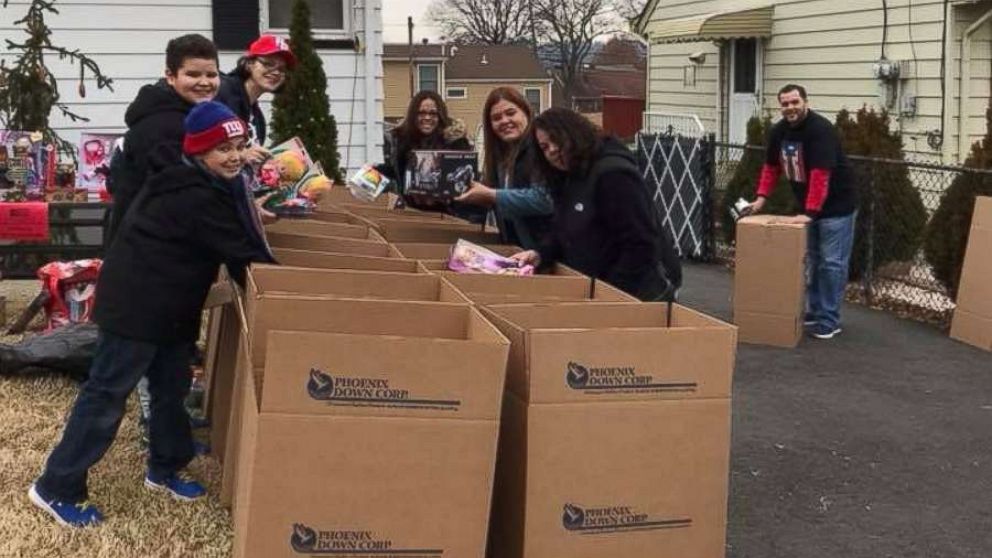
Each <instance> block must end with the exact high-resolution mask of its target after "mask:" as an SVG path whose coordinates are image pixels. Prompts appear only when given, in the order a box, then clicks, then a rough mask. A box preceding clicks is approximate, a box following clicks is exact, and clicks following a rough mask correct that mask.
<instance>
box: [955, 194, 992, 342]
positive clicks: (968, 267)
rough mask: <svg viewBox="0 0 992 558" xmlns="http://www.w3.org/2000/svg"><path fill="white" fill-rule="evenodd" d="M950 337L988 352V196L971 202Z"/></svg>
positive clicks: (991, 328) (991, 319) (991, 321)
mask: <svg viewBox="0 0 992 558" xmlns="http://www.w3.org/2000/svg"><path fill="white" fill-rule="evenodd" d="M951 337H952V338H954V339H957V340H958V341H963V342H965V343H968V344H969V345H974V346H975V347H978V348H980V349H985V350H987V351H992V197H978V198H976V199H975V213H974V215H973V216H972V218H971V230H970V232H969V234H968V249H967V252H966V253H965V257H964V265H963V267H962V268H961V282H960V284H959V285H958V298H957V308H955V310H954V319H953V320H952V321H951Z"/></svg>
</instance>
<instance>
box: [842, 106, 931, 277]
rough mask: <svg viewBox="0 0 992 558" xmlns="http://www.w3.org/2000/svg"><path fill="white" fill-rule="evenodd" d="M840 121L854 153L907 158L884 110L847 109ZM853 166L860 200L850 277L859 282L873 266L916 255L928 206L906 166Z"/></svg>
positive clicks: (846, 143)
mask: <svg viewBox="0 0 992 558" xmlns="http://www.w3.org/2000/svg"><path fill="white" fill-rule="evenodd" d="M836 126H837V132H838V134H839V135H840V139H841V144H842V145H843V147H844V151H845V153H847V154H848V155H861V156H865V157H876V158H881V159H890V160H896V161H904V160H905V155H904V154H903V151H902V138H901V137H900V135H899V134H898V133H896V132H893V131H892V130H891V129H890V128H889V115H888V113H887V112H886V111H884V110H883V111H882V112H875V110H874V109H869V108H867V107H862V108H861V110H859V111H858V112H857V113H856V114H855V115H854V116H853V118H852V116H851V113H850V112H848V111H847V110H841V111H840V112H838V113H837V121H836ZM852 167H853V171H854V173H853V174H854V181H855V184H856V187H857V190H858V195H859V202H858V221H857V225H856V229H855V235H854V249H853V251H852V253H851V267H850V273H849V277H850V279H851V280H852V281H857V280H859V279H861V278H862V277H863V276H864V274H865V272H866V271H867V270H868V269H869V265H870V266H871V269H872V270H877V269H878V268H879V267H881V266H883V265H885V264H887V263H890V262H906V261H910V260H912V259H913V257H914V256H915V255H916V253H917V251H918V250H919V248H920V243H921V242H922V239H923V233H924V230H925V228H926V223H927V211H926V208H925V207H924V205H923V200H922V199H921V198H920V193H919V191H918V190H917V189H916V187H915V186H914V185H913V182H912V180H910V176H909V169H908V168H907V167H906V166H905V165H902V164H895V163H873V162H870V161H864V162H861V161H852ZM872 226H874V232H872V231H871V230H870V229H871V228H872ZM870 238H871V239H873V240H874V243H873V244H874V245H873V246H869V239H870ZM869 248H871V250H870V254H871V256H869ZM869 259H870V260H871V261H870V262H869Z"/></svg>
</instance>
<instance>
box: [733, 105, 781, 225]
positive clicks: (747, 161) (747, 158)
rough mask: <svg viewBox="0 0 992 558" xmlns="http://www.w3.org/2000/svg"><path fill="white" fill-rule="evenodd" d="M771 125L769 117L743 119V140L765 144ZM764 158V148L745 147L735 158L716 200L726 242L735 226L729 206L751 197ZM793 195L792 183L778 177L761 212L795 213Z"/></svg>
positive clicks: (756, 186)
mask: <svg viewBox="0 0 992 558" xmlns="http://www.w3.org/2000/svg"><path fill="white" fill-rule="evenodd" d="M770 128H771V119H769V118H764V119H761V118H758V117H757V116H755V117H752V118H751V119H750V120H748V122H747V144H748V145H765V143H766V139H767V136H768V130H769V129H770ZM764 162H765V151H764V150H760V151H759V150H757V149H747V150H745V151H744V155H743V156H742V157H741V160H740V161H738V162H737V167H736V168H735V169H734V175H733V176H732V177H731V179H730V181H729V182H728V183H727V191H726V192H725V193H724V196H723V199H722V200H721V202H720V223H721V225H722V228H723V234H724V238H725V239H726V240H727V242H728V243H732V242H733V241H734V239H735V238H736V236H737V228H736V225H735V223H734V217H733V215H731V213H730V208H732V207H733V206H734V203H735V202H736V201H737V200H738V199H740V198H744V199H746V200H748V201H752V200H754V195H755V190H756V189H757V188H758V174H759V173H760V172H761V165H762V164H764ZM795 200H796V197H795V196H794V195H793V193H792V187H791V186H790V185H789V183H788V181H786V180H785V179H784V178H782V177H779V181H778V185H777V186H776V187H775V191H774V192H772V196H771V197H770V198H769V199H768V202H767V203H766V204H765V209H764V211H765V213H772V214H775V215H793V214H795V212H796V211H795V206H796V201H795Z"/></svg>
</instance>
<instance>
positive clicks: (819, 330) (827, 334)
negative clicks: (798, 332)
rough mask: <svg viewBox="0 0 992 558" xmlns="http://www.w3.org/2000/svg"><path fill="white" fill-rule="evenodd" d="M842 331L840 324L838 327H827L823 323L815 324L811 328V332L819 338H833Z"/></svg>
mask: <svg viewBox="0 0 992 558" xmlns="http://www.w3.org/2000/svg"><path fill="white" fill-rule="evenodd" d="M840 332H841V329H840V326H837V327H827V326H825V325H823V324H819V325H817V326H814V327H813V329H811V330H810V332H809V334H810V335H812V336H813V337H816V338H817V339H833V338H834V336H836V335H837V334H838V333H840Z"/></svg>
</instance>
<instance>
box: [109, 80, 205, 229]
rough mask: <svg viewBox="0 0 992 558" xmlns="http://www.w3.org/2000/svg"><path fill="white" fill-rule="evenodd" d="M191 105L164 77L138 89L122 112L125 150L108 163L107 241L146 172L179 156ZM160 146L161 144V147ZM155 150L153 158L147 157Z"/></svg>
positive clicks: (166, 164) (179, 159)
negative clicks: (111, 199)
mask: <svg viewBox="0 0 992 558" xmlns="http://www.w3.org/2000/svg"><path fill="white" fill-rule="evenodd" d="M192 108H193V105H192V104H191V103H188V102H187V101H186V100H185V99H183V98H182V97H180V96H179V94H178V93H176V90H175V89H173V88H172V87H171V86H170V85H169V84H168V83H166V81H165V80H164V79H162V80H159V81H158V82H157V83H155V84H153V85H145V86H144V87H142V88H141V89H140V90H138V96H137V97H135V99H134V102H132V103H131V105H130V106H129V107H128V108H127V112H126V113H124V122H125V123H126V124H127V128H128V130H127V133H126V134H125V135H124V152H123V154H122V158H121V159H120V160H119V161H115V162H114V163H113V165H112V166H111V175H112V177H111V181H110V183H111V184H112V186H113V191H111V192H110V193H111V195H113V197H114V206H113V208H112V209H111V220H110V227H109V229H108V230H107V235H108V239H107V240H108V242H112V241H113V240H114V238H115V237H116V236H117V231H118V230H119V228H120V226H121V223H123V222H124V216H125V215H126V214H127V210H128V209H129V208H130V207H131V203H132V202H134V199H135V198H136V197H137V196H138V192H139V191H141V188H142V186H144V184H145V181H146V180H147V178H148V176H150V175H151V174H154V173H156V172H158V171H160V170H162V169H163V168H164V167H162V166H160V165H165V166H171V165H176V164H179V163H180V161H181V160H182V143H183V135H184V134H185V130H184V126H183V122H184V121H185V119H186V115H187V114H189V111H190V110H192ZM159 146H163V147H162V148H160V147H159ZM153 150H154V151H156V152H157V156H156V158H155V161H154V162H153V161H151V160H150V159H149V155H150V154H151V153H152V151H153Z"/></svg>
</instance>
